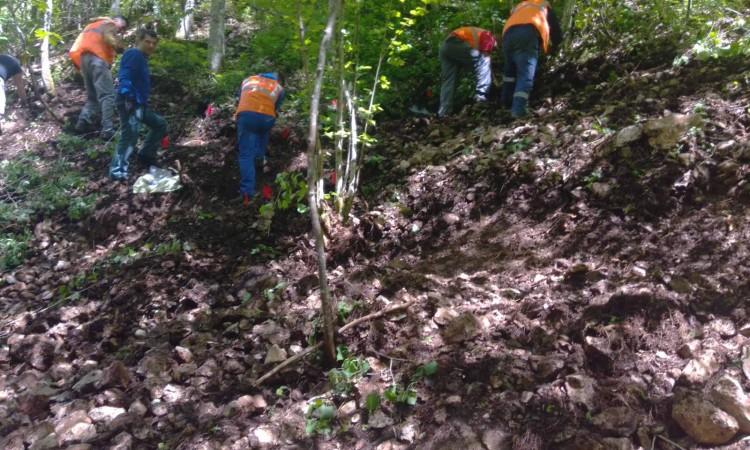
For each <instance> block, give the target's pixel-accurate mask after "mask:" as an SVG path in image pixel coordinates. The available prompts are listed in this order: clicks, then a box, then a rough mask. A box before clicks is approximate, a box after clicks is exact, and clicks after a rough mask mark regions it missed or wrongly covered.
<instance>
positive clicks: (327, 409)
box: [317, 405, 336, 420]
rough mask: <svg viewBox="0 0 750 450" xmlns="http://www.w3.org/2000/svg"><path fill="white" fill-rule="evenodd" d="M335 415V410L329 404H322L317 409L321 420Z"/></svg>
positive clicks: (329, 418)
mask: <svg viewBox="0 0 750 450" xmlns="http://www.w3.org/2000/svg"><path fill="white" fill-rule="evenodd" d="M335 415H336V410H335V409H334V408H333V406H331V405H322V406H321V407H320V408H318V409H317V416H318V418H319V419H321V420H331V419H333V417H334V416H335Z"/></svg>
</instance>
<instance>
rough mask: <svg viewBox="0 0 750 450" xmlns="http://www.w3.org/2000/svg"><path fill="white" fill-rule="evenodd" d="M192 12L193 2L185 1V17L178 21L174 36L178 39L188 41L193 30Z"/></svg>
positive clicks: (191, 0)
mask: <svg viewBox="0 0 750 450" xmlns="http://www.w3.org/2000/svg"><path fill="white" fill-rule="evenodd" d="M193 10H195V0H185V15H184V16H182V19H180V26H179V28H177V33H176V35H175V37H177V38H178V39H190V30H191V29H192V28H193Z"/></svg>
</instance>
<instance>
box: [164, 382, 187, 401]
mask: <svg viewBox="0 0 750 450" xmlns="http://www.w3.org/2000/svg"><path fill="white" fill-rule="evenodd" d="M162 398H163V399H164V401H165V402H167V403H169V404H174V403H182V402H184V401H185V400H187V394H186V392H185V388H184V387H182V386H178V385H176V384H168V385H166V386H164V391H163V393H162Z"/></svg>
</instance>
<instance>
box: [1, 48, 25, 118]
mask: <svg viewBox="0 0 750 450" xmlns="http://www.w3.org/2000/svg"><path fill="white" fill-rule="evenodd" d="M9 81H13V85H14V86H15V87H16V93H17V95H18V97H19V98H20V99H21V100H23V101H26V98H27V97H26V83H25V82H24V79H23V70H22V69H21V64H20V63H19V62H18V60H17V59H16V58H14V57H12V56H10V55H0V119H1V118H2V117H3V116H4V115H5V105H6V99H5V84H6V83H7V82H9ZM0 132H1V131H0Z"/></svg>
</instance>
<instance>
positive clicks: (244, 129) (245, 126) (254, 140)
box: [237, 111, 276, 197]
mask: <svg viewBox="0 0 750 450" xmlns="http://www.w3.org/2000/svg"><path fill="white" fill-rule="evenodd" d="M275 123H276V118H275V117H274V116H269V115H268V114H260V113H257V112H252V111H245V112H241V113H239V114H238V115H237V142H238V145H239V163H240V193H241V194H247V195H248V196H250V197H252V196H253V195H255V161H256V160H258V159H263V158H265V156H266V148H267V147H268V140H269V137H270V136H271V128H273V125H274V124H275Z"/></svg>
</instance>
